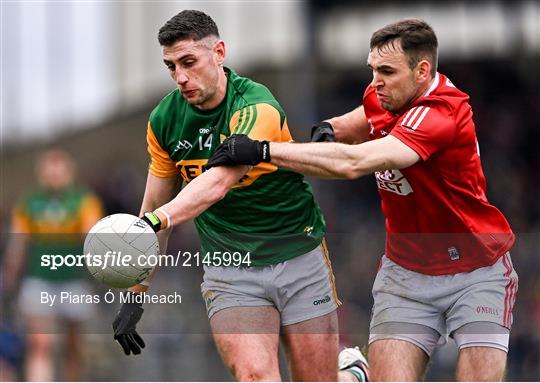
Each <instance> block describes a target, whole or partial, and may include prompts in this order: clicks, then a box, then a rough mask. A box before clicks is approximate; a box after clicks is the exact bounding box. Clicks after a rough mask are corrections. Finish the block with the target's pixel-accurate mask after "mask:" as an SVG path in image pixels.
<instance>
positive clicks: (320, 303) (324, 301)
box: [313, 295, 330, 306]
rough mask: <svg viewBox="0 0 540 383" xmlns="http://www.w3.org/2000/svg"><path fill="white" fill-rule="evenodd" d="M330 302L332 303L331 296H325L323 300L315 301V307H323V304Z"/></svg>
mask: <svg viewBox="0 0 540 383" xmlns="http://www.w3.org/2000/svg"><path fill="white" fill-rule="evenodd" d="M328 302H330V296H329V295H327V296H325V297H324V298H323V299H317V300H316V301H313V306H318V305H322V304H325V303H328Z"/></svg>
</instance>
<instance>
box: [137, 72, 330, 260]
mask: <svg viewBox="0 0 540 383" xmlns="http://www.w3.org/2000/svg"><path fill="white" fill-rule="evenodd" d="M225 72H226V75H227V79H228V81H227V93H226V96H225V99H224V100H223V101H222V102H221V104H220V105H218V106H217V107H216V108H214V109H212V110H199V109H197V108H196V107H194V106H192V105H190V104H188V103H187V102H186V101H185V100H184V98H183V97H182V95H181V93H180V92H179V91H178V89H176V90H174V91H173V92H171V93H169V94H168V95H167V96H166V97H165V98H164V99H163V100H162V101H161V102H160V103H159V105H158V106H157V107H156V108H155V109H154V111H153V112H152V113H151V115H150V121H149V123H148V133H147V140H148V151H149V153H150V157H151V162H150V167H149V172H150V173H151V174H153V175H155V176H158V177H175V176H178V177H181V178H182V179H183V181H185V182H186V183H189V182H190V181H191V180H193V179H194V178H195V177H197V176H199V175H200V174H201V173H202V171H203V170H202V167H203V165H204V164H206V163H207V162H208V159H209V158H210V157H211V155H212V154H213V152H214V150H215V149H216V147H217V146H218V145H219V144H220V143H221V142H222V141H223V140H224V139H225V138H226V137H228V136H230V135H232V134H247V135H248V136H249V137H251V138H253V139H257V140H268V141H285V142H286V141H291V140H292V137H291V134H290V132H289V129H288V127H287V121H286V118H285V113H284V112H283V109H282V108H281V106H280V105H279V103H278V102H277V101H276V99H275V98H274V96H273V95H272V94H271V93H270V91H269V90H268V89H267V88H266V87H265V86H263V85H261V84H258V83H256V82H254V81H251V80H250V79H247V78H244V77H240V76H238V75H237V74H236V73H235V72H234V71H232V70H230V69H228V68H225ZM195 226H196V227H197V230H198V232H199V235H200V238H201V247H202V251H203V253H208V252H210V253H212V254H213V253H214V252H225V251H227V252H240V253H243V254H245V253H247V252H249V253H250V255H251V262H252V265H255V266H263V265H270V264H275V263H279V262H283V261H285V260H287V259H291V258H293V257H296V256H299V255H302V254H305V253H307V252H309V251H311V250H313V249H314V248H315V247H317V245H318V244H319V243H320V242H321V241H322V238H323V236H324V232H325V230H326V225H325V222H324V219H323V217H322V214H321V211H320V209H319V206H318V205H317V204H316V202H315V201H314V198H313V193H312V191H311V188H310V186H309V185H308V184H307V183H305V182H304V180H303V176H302V175H300V174H298V173H295V172H292V171H290V170H287V169H283V168H278V167H276V166H275V165H271V164H267V163H264V164H259V165H257V166H255V167H253V168H252V169H251V170H250V171H249V172H248V173H247V174H246V175H245V176H244V177H243V178H242V179H241V180H240V181H239V182H238V183H237V184H236V185H235V186H234V187H233V188H232V189H231V190H230V191H229V192H228V193H227V195H226V197H225V198H224V199H223V200H221V201H219V202H217V203H215V204H214V205H212V206H211V207H210V208H208V209H207V210H206V211H204V212H203V213H202V214H200V215H199V216H198V217H197V218H196V219H195Z"/></svg>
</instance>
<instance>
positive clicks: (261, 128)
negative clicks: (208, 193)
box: [229, 103, 292, 187]
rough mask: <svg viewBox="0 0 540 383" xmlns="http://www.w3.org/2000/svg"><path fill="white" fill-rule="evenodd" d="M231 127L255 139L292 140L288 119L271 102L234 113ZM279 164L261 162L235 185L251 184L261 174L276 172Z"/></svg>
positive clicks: (234, 131) (236, 132)
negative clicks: (283, 117) (282, 117)
mask: <svg viewBox="0 0 540 383" xmlns="http://www.w3.org/2000/svg"><path fill="white" fill-rule="evenodd" d="M229 128H230V131H231V134H246V135H247V136H248V137H249V138H251V139H253V140H267V141H277V142H285V141H291V140H292V138H291V134H290V132H289V129H288V127H287V121H286V120H285V119H283V125H282V119H281V114H280V113H279V111H278V110H277V109H276V108H275V107H273V106H272V105H270V104H264V103H261V104H255V105H249V106H247V107H245V108H243V109H240V110H239V111H237V112H236V113H234V114H233V116H232V118H231V120H230V123H229ZM277 169H278V168H277V166H276V165H273V164H270V163H260V164H258V165H256V166H254V167H253V169H251V170H250V171H249V172H248V173H247V174H246V175H245V176H244V178H242V179H241V180H240V182H238V183H237V184H236V185H235V186H234V187H244V186H248V185H251V184H252V183H253V182H255V180H257V179H258V178H259V177H260V176H261V175H263V174H268V173H272V172H275V171H276V170H277Z"/></svg>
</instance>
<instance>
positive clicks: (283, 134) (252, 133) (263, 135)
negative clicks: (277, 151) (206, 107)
mask: <svg viewBox="0 0 540 383" xmlns="http://www.w3.org/2000/svg"><path fill="white" fill-rule="evenodd" d="M285 125H286V124H285V123H284V126H282V125H281V115H280V113H279V111H278V110H277V109H276V108H275V107H273V106H272V105H270V104H263V103H261V104H255V105H249V106H247V107H245V108H243V109H240V110H239V111H237V112H236V113H234V115H233V116H232V118H231V121H230V123H229V127H230V131H231V134H246V135H248V137H249V138H251V139H253V140H267V141H278V142H279V141H290V140H291V137H290V133H289V130H288V129H287V128H286V126H285Z"/></svg>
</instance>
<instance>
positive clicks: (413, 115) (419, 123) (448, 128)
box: [390, 103, 457, 161]
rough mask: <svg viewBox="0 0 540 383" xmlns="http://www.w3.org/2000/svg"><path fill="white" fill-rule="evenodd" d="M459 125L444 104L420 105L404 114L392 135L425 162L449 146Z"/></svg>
mask: <svg viewBox="0 0 540 383" xmlns="http://www.w3.org/2000/svg"><path fill="white" fill-rule="evenodd" d="M456 131H457V125H456V122H455V119H454V116H453V113H452V111H451V109H450V107H447V106H445V105H444V104H442V103H429V104H425V105H418V106H415V107H413V108H411V109H409V110H408V111H407V112H405V113H404V114H403V116H402V117H401V118H400V119H399V120H398V122H397V124H396V127H395V128H394V129H392V132H391V133H390V135H392V136H394V137H396V138H397V139H399V140H400V141H401V142H403V143H404V144H405V145H407V146H408V147H410V148H411V149H413V150H414V151H415V152H416V153H418V155H419V156H420V157H422V159H423V160H424V161H425V160H427V159H428V158H429V157H430V156H431V155H433V154H434V153H436V152H437V151H439V150H441V149H443V148H444V147H446V146H448V145H449V144H450V143H451V142H452V141H453V140H454V137H455V135H456Z"/></svg>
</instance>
